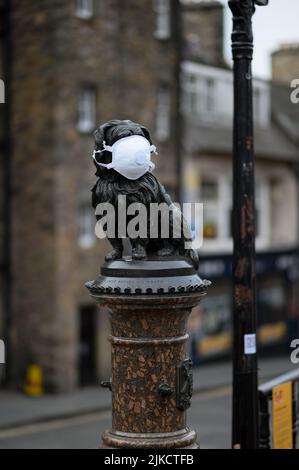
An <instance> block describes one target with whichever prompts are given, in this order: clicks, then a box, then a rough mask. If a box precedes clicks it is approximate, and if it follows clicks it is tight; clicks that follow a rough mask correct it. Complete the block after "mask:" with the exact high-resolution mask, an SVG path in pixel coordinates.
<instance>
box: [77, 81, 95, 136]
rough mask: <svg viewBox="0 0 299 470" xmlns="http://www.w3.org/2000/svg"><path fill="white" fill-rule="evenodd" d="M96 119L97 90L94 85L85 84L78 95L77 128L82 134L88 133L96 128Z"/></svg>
mask: <svg viewBox="0 0 299 470" xmlns="http://www.w3.org/2000/svg"><path fill="white" fill-rule="evenodd" d="M84 100H86V101H85V102H84ZM88 100H89V102H88ZM84 108H85V109H84ZM84 114H85V116H84ZM96 121H97V90H96V87H94V86H92V85H85V86H83V87H81V88H80V91H79V96H78V110H77V130H78V131H79V132H80V133H81V134H88V133H90V132H92V131H93V130H94V129H95V127H96Z"/></svg>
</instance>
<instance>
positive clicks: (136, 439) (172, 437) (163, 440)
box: [100, 428, 199, 449]
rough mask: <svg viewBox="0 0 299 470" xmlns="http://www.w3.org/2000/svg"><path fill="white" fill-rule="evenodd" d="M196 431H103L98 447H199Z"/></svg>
mask: <svg viewBox="0 0 299 470" xmlns="http://www.w3.org/2000/svg"><path fill="white" fill-rule="evenodd" d="M196 437H197V436H196V432H195V431H190V430H189V429H188V428H185V429H182V430H181V431H177V432H171V433H144V434H141V433H123V432H117V431H115V432H113V431H105V432H104V434H103V443H102V445H101V446H100V449H199V446H198V445H197V443H196Z"/></svg>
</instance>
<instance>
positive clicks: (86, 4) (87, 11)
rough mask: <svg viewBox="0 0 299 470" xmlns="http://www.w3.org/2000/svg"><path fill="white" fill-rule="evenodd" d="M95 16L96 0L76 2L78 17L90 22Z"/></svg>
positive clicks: (77, 0)
mask: <svg viewBox="0 0 299 470" xmlns="http://www.w3.org/2000/svg"><path fill="white" fill-rule="evenodd" d="M93 15H94V0H76V16H77V17H78V18H81V19H82V20H89V19H90V18H92V17H93Z"/></svg>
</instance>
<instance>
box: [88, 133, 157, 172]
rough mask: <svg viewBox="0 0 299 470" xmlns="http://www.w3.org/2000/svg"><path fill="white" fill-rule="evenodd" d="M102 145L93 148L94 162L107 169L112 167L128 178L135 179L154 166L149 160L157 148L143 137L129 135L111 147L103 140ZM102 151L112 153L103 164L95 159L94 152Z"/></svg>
mask: <svg viewBox="0 0 299 470" xmlns="http://www.w3.org/2000/svg"><path fill="white" fill-rule="evenodd" d="M103 147H104V150H95V151H94V153H93V159H94V161H95V162H96V164H97V165H99V166H103V167H105V168H107V169H108V170H110V169H112V168H113V169H114V170H115V171H117V172H118V173H120V174H121V175H123V176H124V177H125V178H128V179H129V180H137V179H138V178H141V176H143V175H145V173H147V172H148V171H152V170H154V168H155V165H154V163H153V162H151V153H152V152H154V153H155V154H157V149H156V147H155V146H154V145H151V144H150V143H149V141H148V140H147V139H146V138H145V137H142V136H140V135H131V136H129V137H124V138H123V139H120V140H118V141H117V142H115V144H114V145H112V147H110V146H109V145H106V143H105V142H104V143H103ZM104 151H107V152H111V153H112V162H111V163H108V164H105V163H100V162H98V161H97V159H96V154H97V153H103V152H104Z"/></svg>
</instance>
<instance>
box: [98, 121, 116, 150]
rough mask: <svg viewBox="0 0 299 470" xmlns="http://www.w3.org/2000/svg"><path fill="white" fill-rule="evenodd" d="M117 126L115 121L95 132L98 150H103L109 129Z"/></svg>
mask: <svg viewBox="0 0 299 470" xmlns="http://www.w3.org/2000/svg"><path fill="white" fill-rule="evenodd" d="M113 126H115V121H108V122H106V123H105V124H102V125H101V126H100V127H99V128H98V129H97V130H96V131H95V132H94V138H95V144H96V149H97V150H103V142H104V141H106V133H107V131H108V129H111V127H113Z"/></svg>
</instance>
